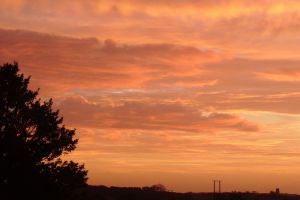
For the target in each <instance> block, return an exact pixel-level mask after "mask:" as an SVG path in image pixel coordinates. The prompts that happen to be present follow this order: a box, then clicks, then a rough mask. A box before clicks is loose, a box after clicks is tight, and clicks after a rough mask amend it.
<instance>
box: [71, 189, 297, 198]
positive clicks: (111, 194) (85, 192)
mask: <svg viewBox="0 0 300 200" xmlns="http://www.w3.org/2000/svg"><path fill="white" fill-rule="evenodd" d="M78 197H80V198H79V199H80V200H300V195H293V194H275V193H273V194H263V193H248V192H246V193H238V192H232V193H227V192H226V193H221V194H217V195H216V196H215V198H214V195H213V193H176V192H168V191H152V190H150V189H147V188H144V189H143V188H138V187H137V188H132V187H128V188H121V187H106V186H87V187H86V188H84V189H80V190H79V191H77V194H76V198H74V199H78Z"/></svg>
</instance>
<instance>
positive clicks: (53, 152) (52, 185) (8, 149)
mask: <svg viewBox="0 0 300 200" xmlns="http://www.w3.org/2000/svg"><path fill="white" fill-rule="evenodd" d="M29 81H30V77H28V78H25V77H24V75H23V74H20V73H19V67H18V64H17V63H14V64H4V65H3V66H0V190H1V191H2V192H3V193H5V194H3V195H7V196H10V197H8V198H9V199H12V196H14V195H16V194H18V192H20V193H22V194H24V195H28V197H31V199H32V198H34V197H37V198H39V197H40V196H39V195H41V196H42V197H43V198H42V199H45V198H46V197H49V198H50V197H57V196H54V195H58V194H62V193H64V192H65V191H67V190H71V189H72V188H74V187H77V186H82V185H85V184H86V180H87V177H86V176H87V171H86V170H85V169H84V166H83V165H79V164H78V163H75V162H73V161H62V160H61V159H60V156H61V155H62V154H65V153H69V152H71V151H72V150H74V149H75V147H76V144H77V142H78V140H77V139H74V135H75V130H70V129H67V128H66V127H65V126H64V125H63V118H62V117H60V116H59V111H58V110H55V111H54V110H53V108H52V105H53V102H52V99H50V100H47V101H42V100H41V99H40V98H38V91H33V90H31V89H29V87H28V86H29ZM11 195H12V196H11Z"/></svg>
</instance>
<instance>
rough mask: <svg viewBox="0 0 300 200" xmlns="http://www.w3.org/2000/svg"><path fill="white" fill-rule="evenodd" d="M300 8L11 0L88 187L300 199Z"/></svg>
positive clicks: (28, 59) (13, 40)
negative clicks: (219, 183) (74, 143)
mask: <svg viewBox="0 0 300 200" xmlns="http://www.w3.org/2000/svg"><path fill="white" fill-rule="evenodd" d="M299 42H300V2H299V1H297V0H295V1H293V0H282V1H278V0H251V1H250V0H249V1H248V0H245V1H240V0H232V1H229V0H216V1H210V0H201V1H200V0H199V1H197V0H185V1H182V0H160V1H150V0H122V1H121V0H120V1H117V0H110V1H102V0H90V1H85V0H77V1H71V0H35V1H29V0H0V62H1V63H4V62H12V61H18V62H19V64H20V66H21V70H22V72H24V73H25V74H26V75H32V79H31V83H32V87H33V88H38V87H39V88H41V91H40V94H41V95H42V96H43V97H44V98H50V97H53V98H54V101H55V103H56V107H58V108H59V109H60V110H61V114H62V115H63V116H64V119H65V123H66V124H67V125H68V127H70V128H73V127H74V128H77V136H78V137H79V139H80V140H79V145H78V148H77V150H76V151H75V152H73V153H72V154H71V155H68V157H70V158H72V159H74V160H76V161H79V162H83V163H85V164H86V167H87V169H88V170H89V183H90V184H104V185H116V186H144V185H151V184H155V183H161V184H164V185H166V187H167V188H168V189H170V190H175V191H211V190H212V180H213V179H221V180H223V189H224V190H226V191H232V190H240V191H246V190H248V191H260V192H269V191H270V190H274V189H275V188H276V187H279V188H281V190H282V191H283V192H290V193H300V190H299V187H298V186H299V185H300V123H299V121H300V107H299V105H300V89H299V88H300V56H299V55H300V46H299Z"/></svg>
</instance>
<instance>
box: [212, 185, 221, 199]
mask: <svg viewBox="0 0 300 200" xmlns="http://www.w3.org/2000/svg"><path fill="white" fill-rule="evenodd" d="M213 181H214V194H213V199H214V200H217V195H216V183H218V189H219V190H218V194H220V193H221V180H213Z"/></svg>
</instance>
